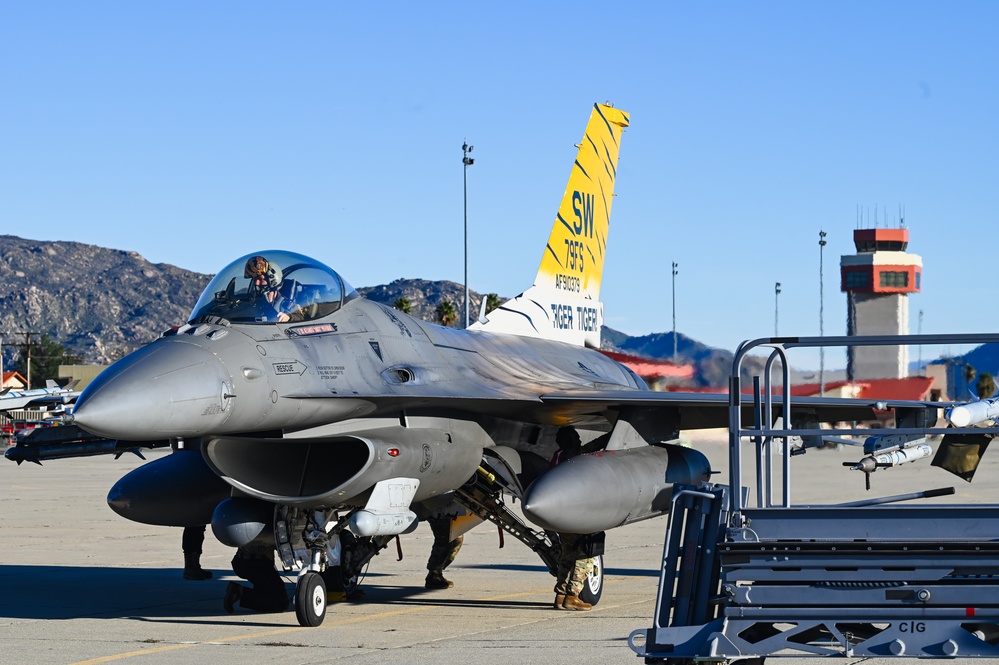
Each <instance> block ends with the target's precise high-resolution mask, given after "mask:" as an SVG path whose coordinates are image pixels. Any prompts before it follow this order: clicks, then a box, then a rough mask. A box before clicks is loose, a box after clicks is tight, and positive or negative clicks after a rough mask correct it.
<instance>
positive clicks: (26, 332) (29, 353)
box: [14, 330, 39, 389]
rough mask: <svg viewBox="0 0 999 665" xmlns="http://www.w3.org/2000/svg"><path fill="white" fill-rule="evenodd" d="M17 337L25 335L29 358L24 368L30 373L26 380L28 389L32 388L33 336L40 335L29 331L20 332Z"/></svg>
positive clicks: (25, 346) (26, 350)
mask: <svg viewBox="0 0 999 665" xmlns="http://www.w3.org/2000/svg"><path fill="white" fill-rule="evenodd" d="M14 334H15V335H24V348H25V353H26V355H27V358H26V360H25V363H24V366H25V368H26V369H27V371H28V376H27V378H26V380H27V382H28V388H29V389H30V388H31V336H32V335H38V334H39V333H36V332H30V331H27V330H18V331H17V332H15V333H14Z"/></svg>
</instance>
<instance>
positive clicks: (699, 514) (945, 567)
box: [629, 335, 999, 665]
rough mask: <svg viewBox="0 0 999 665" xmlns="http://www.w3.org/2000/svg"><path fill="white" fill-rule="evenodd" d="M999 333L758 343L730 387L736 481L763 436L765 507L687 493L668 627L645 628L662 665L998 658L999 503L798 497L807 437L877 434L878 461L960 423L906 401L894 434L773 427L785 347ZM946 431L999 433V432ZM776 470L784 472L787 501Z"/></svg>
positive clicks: (661, 613)
mask: <svg viewBox="0 0 999 665" xmlns="http://www.w3.org/2000/svg"><path fill="white" fill-rule="evenodd" d="M997 341H999V335H955V336H940V335H918V336H917V335H914V336H881V337H813V338H773V339H761V340H755V341H753V342H746V343H744V344H743V345H742V346H741V347H740V348H739V351H738V352H737V353H736V357H735V360H734V363H733V372H732V376H731V377H730V386H729V389H730V399H729V455H730V460H729V462H730V480H731V488H739V487H741V479H742V451H743V448H744V447H745V446H747V445H751V446H752V447H753V450H754V452H755V462H756V465H755V468H756V481H757V482H756V487H757V491H756V497H755V498H756V501H755V507H749V505H748V504H749V496H748V492H746V491H745V490H742V491H738V492H736V491H732V490H731V488H730V487H724V486H719V485H707V484H706V485H704V486H701V487H696V488H695V487H682V486H677V487H676V488H675V491H674V506H673V511H672V513H671V515H670V518H669V524H668V527H667V532H666V542H665V549H664V556H663V567H662V575H661V578H660V583H659V594H658V599H657V603H656V610H655V616H654V619H653V625H652V627H651V628H649V629H641V630H636V631H634V632H633V633H632V634H631V636H630V637H629V646H630V647H631V648H632V650H634V651H635V652H636V653H637V654H638V655H639V656H642V657H644V658H645V661H646V662H647V663H667V664H669V665H681V664H687V663H693V662H706V661H711V662H730V661H755V662H758V663H761V662H762V661H763V659H764V658H766V657H795V658H801V657H803V656H805V657H808V656H839V657H844V656H846V657H893V656H896V657H915V658H941V657H958V656H960V657H992V658H995V657H999V505H995V504H992V505H979V504H976V505H957V504H949V505H921V506H915V505H899V503H898V502H901V501H905V500H909V499H921V498H928V497H931V496H934V495H937V494H949V493H952V490H949V491H948V490H941V491H936V492H917V493H914V494H907V495H901V496H896V497H887V498H881V499H873V500H870V501H860V502H855V503H851V504H841V505H829V506H797V507H796V506H792V505H791V503H790V499H789V497H790V495H791V492H790V490H791V472H790V471H791V469H790V460H791V455H792V447H793V446H792V445H790V444H792V443H793V439H794V437H801V440H802V441H804V442H805V445H806V446H807V445H808V443H807V442H808V441H809V440H810V438H811V440H812V442H813V444H817V443H818V442H819V441H820V440H821V439H820V437H822V436H830V435H832V436H845V435H861V436H866V437H873V438H869V439H868V442H869V443H871V442H872V441H873V442H875V443H872V444H871V445H872V447H873V452H872V451H868V452H869V457H871V459H875V458H876V457H877V456H878V455H879V454H887V455H891V454H895V453H899V454H900V455H902V456H904V455H905V454H907V453H906V451H909V452H911V451H912V450H913V448H912V447H911V446H915V445H920V444H918V443H916V442H915V439H916V438H917V437H925V436H927V435H934V434H943V433H944V432H945V430H944V429H943V428H936V427H934V426H933V425H934V423H931V422H926V420H927V413H926V408H925V405H924V404H922V403H909V404H908V405H906V404H904V403H898V402H895V403H892V404H891V405H890V406H891V407H892V408H893V410H894V411H895V424H896V426H895V427H890V428H883V429H862V430H858V429H832V430H828V429H820V428H818V426H817V425H816V426H815V427H814V428H812V427H808V428H800V427H799V428H795V429H793V430H792V429H791V428H790V426H789V425H786V424H781V425H778V426H777V427H771V426H770V423H773V422H775V421H774V418H773V413H774V410H773V406H774V405H773V404H772V403H771V395H772V394H773V393H772V390H771V388H772V387H771V382H770V378H771V374H772V368H773V363H774V361H775V360H778V359H779V360H780V363H781V365H782V367H783V368H784V369H783V386H784V388H783V391H782V392H783V395H782V399H781V400H780V409H781V410H780V413H782V414H787V413H792V411H791V397H790V389H789V387H788V386H789V376H788V375H789V372H788V370H787V367H788V365H787V358H786V355H785V349H789V348H793V347H804V346H822V345H827V346H849V345H865V346H876V345H899V344H912V345H915V344H981V343H986V342H997ZM760 346H762V347H770V348H772V349H773V352H772V354H771V356H770V358H769V360H768V362H767V365H766V375H765V384H764V387H763V390H762V391H761V389H760V381H759V377H754V390H753V394H754V396H755V397H754V402H753V411H752V413H753V414H754V415H753V417H752V420H753V421H754V422H753V424H752V425H751V426H749V427H744V426H743V424H742V417H743V410H744V409H745V408H746V406H748V405H742V403H741V397H740V396H741V394H742V390H741V386H740V379H739V377H740V372H741V364H742V360H743V358H744V356H745V354H746V352H747V351H749V350H750V349H753V348H755V347H760ZM879 406H882V405H879ZM882 410H883V408H882ZM946 432H947V433H949V434H978V435H982V434H991V435H995V434H997V433H999V428H997V427H985V428H982V427H979V428H948V429H946ZM878 441H881V442H882V444H881V445H883V446H884V447H882V448H879V447H878V444H877V443H876V442H878ZM775 444H780V445H781V446H782V447H781V449H780V450H781V453H782V456H781V468H780V469H779V470H777V469H774V468H773V465H772V462H771V459H772V455H771V453H772V447H773V446H774V445H775ZM802 450H803V448H802ZM878 459H883V458H878ZM902 461H905V460H902ZM879 463H880V462H879ZM872 464H873V462H872ZM775 479H779V480H781V481H782V489H783V492H782V498H781V500H780V501H779V502H777V501H775V500H774V491H773V490H774V488H773V484H774V480H775Z"/></svg>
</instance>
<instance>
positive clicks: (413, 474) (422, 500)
mask: <svg viewBox="0 0 999 665" xmlns="http://www.w3.org/2000/svg"><path fill="white" fill-rule="evenodd" d="M628 124H629V116H628V114H627V113H625V112H623V111H621V110H619V109H616V108H613V107H611V106H608V105H603V104H597V105H595V106H594V108H593V112H592V114H591V115H590V119H589V123H588V124H587V127H586V132H585V135H584V136H583V139H582V141H581V142H580V144H579V146H578V147H579V151H578V155H577V156H576V159H575V162H574V163H573V166H572V172H571V175H570V178H569V183H568V187H567V188H566V191H565V195H564V197H563V198H562V202H561V205H560V207H559V210H558V214H557V215H556V217H555V222H554V225H553V228H552V231H551V235H550V237H549V238H548V242H547V244H546V245H545V246H544V248H543V251H542V259H541V265H540V268H539V270H538V273H537V277H536V278H535V281H534V284H533V285H532V286H531V287H530V288H529V289H527V290H526V291H524V293H522V294H521V295H519V296H517V297H516V298H514V299H513V300H510V301H509V302H506V303H505V304H503V305H502V306H501V307H499V308H498V309H497V310H494V311H492V312H490V313H489V314H483V315H480V317H479V318H478V320H477V321H476V322H474V323H473V324H472V325H471V326H470V327H469V328H468V329H464V330H456V329H452V328H447V327H441V326H437V325H432V324H429V323H427V322H425V321H421V320H418V319H416V318H413V317H411V316H408V315H406V314H404V313H402V312H399V311H396V310H393V309H391V308H389V307H386V306H384V305H381V304H379V303H376V302H373V301H370V300H367V299H365V298H362V297H361V296H360V295H358V293H357V291H356V290H355V289H354V288H352V287H351V286H350V284H348V283H347V281H346V280H345V279H344V278H343V277H342V276H341V275H340V274H338V273H337V272H336V271H335V270H333V269H331V268H330V267H328V266H326V265H323V264H322V263H320V262H318V261H315V260H313V259H310V258H308V257H306V256H302V255H300V254H296V253H292V252H288V251H281V250H264V251H259V252H254V253H251V254H248V255H246V256H243V257H240V258H238V259H236V260H235V261H233V262H232V263H230V264H229V265H228V266H226V267H224V268H222V269H221V270H220V271H219V272H218V274H217V275H216V277H215V278H214V279H213V280H212V282H211V283H210V284H209V285H208V287H207V288H206V290H205V292H204V294H203V295H202V296H201V298H200V300H198V302H197V304H195V306H194V309H193V311H192V312H191V315H190V319H189V321H188V322H187V324H186V325H183V326H181V327H180V328H178V329H176V330H171V331H168V332H167V333H165V334H164V335H163V336H162V337H161V338H160V339H158V340H156V341H154V342H153V343H151V344H149V345H148V346H146V347H145V348H142V349H140V350H139V351H136V352H135V353H133V354H131V355H129V356H127V357H125V358H123V359H122V360H119V361H118V362H116V363H115V364H114V365H112V366H111V367H110V368H109V369H107V370H106V371H104V372H103V373H102V374H101V375H100V376H99V377H98V378H97V379H96V380H95V381H93V382H92V383H91V384H90V385H89V386H88V387H87V388H86V390H84V392H83V394H82V395H81V396H80V398H79V400H78V402H77V405H76V408H75V410H74V413H73V416H72V418H73V419H74V421H75V424H77V425H79V426H80V427H82V428H84V429H86V430H88V431H90V432H93V433H95V434H97V435H100V436H104V437H108V438H110V439H114V440H118V441H127V442H130V443H129V445H135V442H140V443H141V442H148V445H149V446H151V447H155V446H157V445H165V444H164V442H167V441H169V442H171V443H173V444H175V445H174V447H176V448H183V449H184V450H183V451H178V452H177V453H174V454H170V455H166V456H164V457H162V458H160V459H157V460H154V461H152V462H150V463H148V464H146V465H144V466H142V467H140V468H138V469H136V470H135V471H133V472H131V473H130V474H128V475H126V476H125V477H124V478H122V479H121V480H120V481H119V482H118V483H117V484H116V485H115V486H114V487H113V488H112V489H111V491H110V494H109V497H108V500H109V503H110V504H111V506H112V508H113V509H114V510H116V511H117V512H118V513H119V514H121V515H122V516H124V517H126V518H129V519H132V520H136V521H139V522H144V523H150V524H162V525H172V526H187V525H199V524H207V523H210V524H211V525H212V530H213V532H214V533H215V535H216V536H217V537H218V538H219V540H221V541H222V542H223V543H225V544H227V545H231V546H233V547H240V546H246V545H249V544H254V546H257V545H259V544H260V543H267V544H270V545H272V546H273V547H274V548H275V550H276V552H277V556H278V559H279V561H280V562H281V564H282V565H283V566H284V568H285V570H286V571H289V572H292V571H293V572H297V573H298V584H297V593H296V599H295V600H296V610H297V613H298V619H299V621H300V622H301V623H302V624H303V625H311V626H314V625H319V624H320V623H321V622H322V620H323V618H324V617H325V614H326V606H327V589H328V588H329V587H331V586H335V587H337V590H338V591H340V590H346V591H347V592H349V591H350V590H351V589H352V588H353V587H354V586H355V585H356V584H357V581H358V577H359V574H360V572H361V571H362V569H363V567H364V566H365V565H366V564H367V563H368V561H369V560H370V559H371V558H372V556H373V555H374V554H376V553H377V552H378V551H379V550H380V549H382V548H383V547H385V545H386V544H387V543H388V542H390V541H391V539H392V538H394V537H395V536H396V535H398V534H400V533H405V532H408V531H409V530H411V529H413V528H415V525H416V524H417V522H418V521H419V520H421V519H428V518H440V517H452V518H457V517H459V516H460V515H471V516H472V517H474V518H477V519H479V520H490V521H492V522H494V523H496V524H498V525H500V526H501V527H502V528H503V529H505V530H506V531H507V532H508V533H510V534H513V535H514V536H515V537H517V538H519V539H520V540H522V541H524V542H525V543H527V544H528V545H529V546H531V547H532V549H534V551H536V552H537V553H538V554H539V556H540V557H541V558H542V560H543V561H544V563H545V564H546V565H547V566H548V567H549V569H550V570H552V571H553V572H554V570H555V568H556V566H557V562H558V542H557V536H556V535H555V534H556V533H559V532H561V533H576V534H592V535H594V536H595V537H594V538H593V541H594V542H599V537H596V536H597V535H598V534H600V533H601V532H604V531H606V530H607V529H612V528H614V527H617V526H621V525H624V524H629V523H631V522H634V521H637V520H641V519H646V518H649V517H654V516H657V515H662V514H664V513H665V512H667V511H668V510H669V500H670V496H671V493H672V487H673V484H674V483H684V484H690V485H697V484H698V483H700V482H702V481H705V480H707V479H709V477H710V464H709V462H708V460H707V459H706V458H705V457H704V455H703V454H701V453H700V452H698V451H696V450H692V449H689V448H683V447H680V446H677V445H671V444H670V443H669V442H670V441H671V440H673V441H675V439H676V438H677V435H678V431H679V429H680V427H681V426H683V427H705V426H722V425H724V424H726V423H727V414H728V401H727V397H725V396H722V395H709V396H693V395H677V394H664V393H654V392H651V391H649V390H648V388H647V387H646V385H645V384H644V383H643V381H642V380H641V379H640V378H639V377H638V376H637V375H636V374H634V373H633V372H632V371H630V370H629V369H628V368H626V367H625V366H623V365H621V364H619V363H617V362H615V361H613V360H611V359H610V358H608V357H607V356H605V355H603V354H601V353H600V352H599V351H598V350H597V348H598V347H599V344H600V329H601V325H602V323H603V306H602V304H601V303H600V302H599V291H600V282H601V274H602V270H603V265H604V257H605V252H606V250H607V235H608V221H609V219H610V212H611V202H612V200H613V196H614V183H615V178H616V175H617V163H618V151H619V148H620V143H621V136H622V132H623V130H624V129H625V128H626V127H627V126H628ZM565 425H573V426H575V427H576V429H577V431H578V432H579V433H580V434H581V435H582V438H583V441H584V444H586V443H587V442H589V443H590V444H591V447H595V448H599V452H595V453H593V454H584V455H580V456H578V457H575V458H573V459H571V460H568V461H567V462H565V463H563V464H560V465H558V466H557V467H555V468H552V469H551V470H548V469H547V467H548V465H547V461H546V460H545V459H544V457H543V456H541V455H538V454H535V453H534V452H532V450H544V449H545V445H550V444H551V441H552V440H553V438H554V434H555V432H556V431H557V430H558V429H559V428H560V427H562V426H565ZM180 442H183V445H182V446H181V445H177V444H179V443H180ZM552 449H553V448H548V449H547V450H548V451H550V450H552ZM192 451H194V452H192ZM511 494H512V495H514V496H517V497H519V498H521V499H522V501H523V514H524V515H525V516H526V517H527V518H528V520H530V522H532V523H533V525H527V524H525V523H524V522H522V521H521V520H520V519H519V517H518V516H517V515H516V514H515V513H514V512H513V511H511V510H509V509H508V507H507V506H506V505H505V504H504V496H509V495H511ZM598 550H599V548H598V547H596V548H595V549H594V551H595V553H597V554H598V553H599V551H598ZM601 582H602V561H601V560H600V559H599V558H598V559H597V563H596V566H595V568H594V573H593V575H592V576H591V579H590V580H589V584H588V586H587V588H586V592H587V593H588V596H587V597H584V600H587V601H588V602H595V601H596V600H598V599H599V595H600V591H601V588H602V587H601Z"/></svg>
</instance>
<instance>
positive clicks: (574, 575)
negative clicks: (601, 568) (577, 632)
mask: <svg viewBox="0 0 999 665" xmlns="http://www.w3.org/2000/svg"><path fill="white" fill-rule="evenodd" d="M555 443H556V444H558V450H556V451H555V454H554V455H552V459H551V467H555V466H557V465H558V464H560V463H562V462H564V461H566V460H568V459H571V458H573V457H575V456H576V455H578V454H579V453H580V449H581V447H582V446H581V444H582V442H581V441H580V439H579V432H577V431H576V428H575V427H562V428H560V429H559V430H558V432H556V433H555ZM558 537H559V542H560V543H561V545H562V547H561V555H560V556H559V560H558V570H557V571H556V573H555V602H554V603H553V604H552V607H553V608H554V609H556V610H575V611H580V612H586V611H588V610H590V609H592V608H593V606H592V605H590V604H589V603H586V602H583V601H582V600H580V599H579V592H580V591H582V589H583V583H584V582H585V581H586V576H587V575H589V574H590V573H591V572H592V571H593V559H591V558H589V557H587V556H586V552H583V551H581V550H580V545H581V543H582V541H583V540H584V538H585V537H586V536H585V535H584V534H579V533H560V534H558Z"/></svg>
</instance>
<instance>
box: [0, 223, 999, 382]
mask: <svg viewBox="0 0 999 665" xmlns="http://www.w3.org/2000/svg"><path fill="white" fill-rule="evenodd" d="M211 278H212V275H206V274H202V273H197V272H193V271H190V270H184V269H183V268H178V267H176V266H173V265H170V264H166V263H150V262H149V261H147V260H146V259H145V258H143V257H142V256H140V255H139V254H137V253H136V252H129V251H124V250H116V249H107V248H104V247H98V246H96V245H87V244H83V243H77V242H61V241H41V240H27V239H24V238H19V237H17V236H12V235H4V236H0V332H2V333H3V344H4V347H3V357H4V366H5V367H9V366H10V363H11V361H12V360H13V358H14V355H15V354H16V348H15V347H14V345H16V344H19V343H23V340H24V335H25V333H26V332H32V333H38V334H47V335H48V336H49V337H51V338H52V339H54V340H55V341H57V342H59V343H60V344H63V345H64V346H65V347H66V348H67V349H68V350H70V351H72V352H73V353H75V354H77V355H79V356H80V357H82V358H83V359H84V361H85V362H87V363H95V364H108V363H111V362H113V361H114V360H117V359H118V358H121V357H122V356H124V355H126V354H127V353H129V352H131V351H133V350H135V349H137V348H139V347H140V346H142V345H144V344H146V343H148V342H150V341H152V340H154V339H156V337H158V336H159V335H160V334H161V333H162V332H163V331H165V330H168V329H170V328H171V327H174V326H178V325H181V324H183V323H184V322H185V321H186V320H187V317H188V315H189V314H190V312H191V309H192V308H193V306H194V303H195V302H196V301H197V300H198V297H199V296H200V295H201V292H202V291H203V290H204V288H205V287H206V286H207V285H208V282H209V281H210V280H211ZM358 291H359V292H360V293H361V294H362V295H364V296H366V297H368V298H370V299H372V300H376V301H378V302H381V303H384V304H386V305H388V306H390V307H391V306H393V305H394V304H395V303H396V302H397V301H398V299H399V298H405V299H406V300H408V301H409V306H410V313H411V314H412V315H413V316H416V317H418V318H421V319H424V320H426V321H434V322H436V310H437V306H438V305H439V304H440V303H441V302H443V301H445V300H450V301H451V302H452V303H454V305H455V308H456V310H457V312H458V313H459V319H463V318H464V317H463V316H461V315H460V314H461V308H462V305H463V302H464V287H463V286H462V285H460V284H457V283H455V282H450V281H429V280H423V279H397V280H394V281H392V282H391V283H389V284H383V285H377V286H369V287H364V288H358ZM482 298H483V294H480V293H477V292H474V291H471V290H470V292H469V299H470V301H471V306H470V310H471V312H472V318H476V317H477V316H478V312H479V308H480V303H481V302H482ZM503 299H505V298H502V297H501V300H503ZM456 325H460V322H459V324H456ZM602 340H603V346H604V348H605V349H608V350H613V351H620V352H623V353H628V354H631V355H637V356H642V357H645V358H653V359H660V360H669V359H672V357H673V334H672V332H665V333H651V334H649V335H642V336H631V335H627V334H625V333H623V332H620V331H617V330H614V329H612V328H608V327H606V326H605V327H604V328H603V332H602ZM676 346H677V356H678V357H677V360H678V361H679V362H682V363H690V364H693V365H694V367H695V379H694V381H693V384H694V385H698V386H708V385H713V386H724V385H726V381H727V377H728V373H729V372H730V371H731V367H732V353H731V352H730V351H727V350H723V349H717V348H712V347H709V346H706V345H704V344H702V343H700V342H698V341H696V340H694V339H691V338H690V337H687V336H686V335H683V334H679V333H678V334H677V343H676ZM990 347H995V348H990ZM968 358H970V360H968V361H967V362H970V363H971V364H973V365H974V366H975V367H976V368H977V369H978V371H979V372H983V371H989V372H992V373H993V374H999V372H997V371H995V369H993V368H999V347H996V346H995V345H987V346H986V347H979V349H976V350H975V351H974V352H972V354H968ZM747 360H749V359H747ZM754 364H755V363H754ZM747 369H751V368H747Z"/></svg>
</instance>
